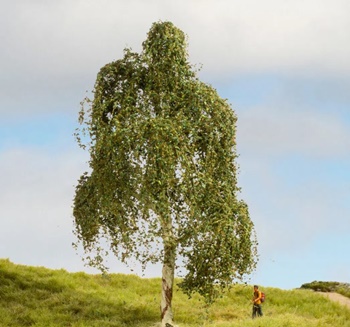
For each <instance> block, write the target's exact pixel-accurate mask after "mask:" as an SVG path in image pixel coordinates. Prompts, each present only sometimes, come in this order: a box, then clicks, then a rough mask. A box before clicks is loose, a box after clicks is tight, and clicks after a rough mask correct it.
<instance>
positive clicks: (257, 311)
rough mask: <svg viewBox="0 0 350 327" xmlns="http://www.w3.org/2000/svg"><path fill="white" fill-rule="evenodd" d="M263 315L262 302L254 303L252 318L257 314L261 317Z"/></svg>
mask: <svg viewBox="0 0 350 327" xmlns="http://www.w3.org/2000/svg"><path fill="white" fill-rule="evenodd" d="M262 315H263V313H262V309H261V305H260V304H253V314H252V318H253V319H254V318H255V317H256V316H259V317H261V316H262Z"/></svg>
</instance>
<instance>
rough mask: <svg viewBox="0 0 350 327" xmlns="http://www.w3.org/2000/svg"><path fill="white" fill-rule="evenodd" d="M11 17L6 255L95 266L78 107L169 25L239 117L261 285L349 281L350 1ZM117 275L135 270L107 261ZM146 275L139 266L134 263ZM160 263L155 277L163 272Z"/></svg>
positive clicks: (3, 202) (0, 154)
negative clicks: (78, 221)
mask: <svg viewBox="0 0 350 327" xmlns="http://www.w3.org/2000/svg"><path fill="white" fill-rule="evenodd" d="M3 7H4V8H3V9H4V10H2V11H1V13H0V36H1V40H2V51H1V52H0V71H1V74H0V117H1V120H0V180H1V184H0V237H1V240H2V242H1V244H0V257H1V258H9V259H10V260H11V261H13V262H15V263H20V264H28V265H40V266H46V267H50V268H54V269H56V268H64V269H67V270H69V271H79V270H86V271H89V272H94V271H93V270H90V269H87V268H86V267H84V264H83V262H82V261H81V259H80V256H79V253H78V254H76V252H75V250H74V249H73V248H72V246H71V243H72V242H74V241H75V238H74V235H73V234H72V229H73V223H72V221H73V218H72V208H71V207H72V198H73V195H74V185H75V184H76V181H77V179H78V178H79V176H80V175H81V174H82V173H83V172H84V171H85V169H86V161H87V160H88V156H87V154H86V153H84V152H82V150H81V149H79V148H78V146H77V145H76V143H75V141H74V138H73V133H74V129H75V128H76V127H78V122H77V117H78V111H79V109H80V108H79V103H80V101H81V100H82V99H83V98H84V96H85V94H86V91H89V90H91V89H92V87H93V84H94V81H95V77H96V74H97V72H98V71H99V69H100V67H102V66H103V65H104V64H106V63H108V62H111V61H113V60H116V59H118V58H120V57H121V56H122V50H123V49H124V48H125V47H132V48H133V49H134V50H136V51H139V50H140V46H141V43H142V41H143V40H144V39H145V38H146V33H147V32H148V30H149V28H150V26H151V24H152V23H153V22H155V21H158V20H170V21H172V22H173V23H174V24H175V25H176V26H178V27H179V28H181V29H182V30H183V31H184V32H185V33H186V34H187V35H188V41H189V55H190V61H191V62H192V63H193V64H196V65H200V64H201V65H202V66H203V67H202V70H201V72H200V78H201V79H202V80H203V81H205V82H207V83H210V84H211V85H212V86H213V87H215V88H216V89H217V91H218V93H219V94H220V95H221V96H222V97H224V98H227V99H228V101H229V102H230V103H231V104H232V107H233V109H234V110H235V112H236V113H237V116H238V130H237V149H238V152H239V154H240V156H239V158H238V163H239V165H240V175H239V184H240V186H241V187H242V193H241V197H242V198H243V199H245V200H246V202H247V203H248V205H249V208H250V214H251V218H252V220H253V222H254V224H255V226H256V232H257V236H258V241H259V254H260V260H259V264H258V268H257V270H256V271H255V272H254V273H253V274H252V276H250V278H251V282H252V283H257V284H260V285H264V286H275V287H280V288H285V289H289V288H294V287H299V286H300V285H301V284H303V283H306V282H310V281H313V280H331V281H334V280H335V281H342V282H350V269H349V267H350V256H349V255H348V253H349V251H350V237H349V235H350V219H349V218H350V170H349V167H350V62H349V60H348V58H350V44H349V42H348V40H349V38H350V3H349V2H348V1H346V0H332V1H330V0H323V1H315V0H303V1H301V0H300V1H299V0H294V1H287V0H286V1H278V0H266V1H258V0H245V1H231V0H206V1H197V0H191V1H185V0H180V1H177V2H171V1H161V0H153V1H149V2H145V1H141V0H131V1H128V2H126V1H122V0H117V1H112V0H99V1H97V0H90V1H84V2H83V1H76V0H73V1H64V0H62V1H56V2H45V1H41V0H33V1H30V3H29V2H28V1H24V0H14V1H11V2H8V3H7V4H4V5H3ZM109 264H110V267H111V271H112V272H126V273H127V272H130V270H128V268H126V267H124V266H122V265H121V264H120V263H118V262H116V261H115V260H113V258H110V259H109ZM134 268H135V271H136V272H139V268H138V266H137V265H135V267H134ZM160 273H161V271H160V267H159V266H151V267H149V268H148V269H147V271H146V276H159V275H160Z"/></svg>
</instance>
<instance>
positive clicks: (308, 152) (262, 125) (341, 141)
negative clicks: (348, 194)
mask: <svg viewBox="0 0 350 327" xmlns="http://www.w3.org/2000/svg"><path fill="white" fill-rule="evenodd" d="M303 109H304V110H303ZM238 124H239V125H238V144H239V148H240V149H241V152H250V153H255V154H258V153H259V154H260V155H261V154H264V155H266V156H280V155H281V154H282V155H283V154H299V155H302V156H305V157H311V158H313V157H318V158H323V159H324V158H334V159H335V158H346V157H348V156H349V149H350V131H349V129H348V126H347V124H346V123H345V122H342V120H341V117H340V116H337V115H336V113H335V112H332V113H326V112H322V111H321V112H319V111H318V110H317V109H309V108H302V107H301V108H298V109H294V108H290V107H288V108H286V107H285V105H283V104H271V105H270V106H266V107H255V108H252V109H250V110H246V111H245V112H241V113H240V116H239V123H238Z"/></svg>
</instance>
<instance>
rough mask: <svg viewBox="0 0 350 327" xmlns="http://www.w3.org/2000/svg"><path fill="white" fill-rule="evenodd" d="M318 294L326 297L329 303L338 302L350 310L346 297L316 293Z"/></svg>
mask: <svg viewBox="0 0 350 327" xmlns="http://www.w3.org/2000/svg"><path fill="white" fill-rule="evenodd" d="M318 293H319V294H322V295H323V296H325V297H328V298H329V299H330V300H331V301H334V302H338V303H340V304H342V305H345V306H346V307H347V308H348V309H350V299H349V298H347V297H346V296H343V295H341V294H339V293H335V292H329V293H325V292H318Z"/></svg>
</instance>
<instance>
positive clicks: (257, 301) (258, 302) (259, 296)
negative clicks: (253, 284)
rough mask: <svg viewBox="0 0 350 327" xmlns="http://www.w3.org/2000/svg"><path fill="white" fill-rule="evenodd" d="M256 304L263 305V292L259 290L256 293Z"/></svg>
mask: <svg viewBox="0 0 350 327" xmlns="http://www.w3.org/2000/svg"><path fill="white" fill-rule="evenodd" d="M254 303H255V304H261V292H260V291H259V290H258V291H256V292H254Z"/></svg>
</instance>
